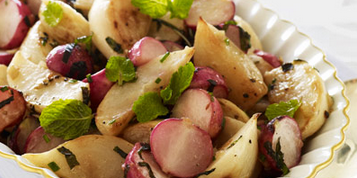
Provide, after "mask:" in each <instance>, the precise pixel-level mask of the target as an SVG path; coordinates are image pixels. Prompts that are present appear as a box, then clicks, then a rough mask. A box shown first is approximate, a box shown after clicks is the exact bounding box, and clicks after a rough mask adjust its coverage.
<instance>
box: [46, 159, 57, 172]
mask: <svg viewBox="0 0 357 178" xmlns="http://www.w3.org/2000/svg"><path fill="white" fill-rule="evenodd" d="M47 165H48V167H50V168H51V170H52V171H53V172H56V171H58V170H59V169H60V167H59V166H58V165H57V164H56V163H55V162H53V161H52V162H50V163H48V164H47Z"/></svg>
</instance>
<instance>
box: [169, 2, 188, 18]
mask: <svg viewBox="0 0 357 178" xmlns="http://www.w3.org/2000/svg"><path fill="white" fill-rule="evenodd" d="M192 3H193V0H173V1H171V0H168V5H169V10H170V11H171V16H170V17H171V18H179V19H185V18H187V16H188V12H189V11H190V9H191V5H192Z"/></svg>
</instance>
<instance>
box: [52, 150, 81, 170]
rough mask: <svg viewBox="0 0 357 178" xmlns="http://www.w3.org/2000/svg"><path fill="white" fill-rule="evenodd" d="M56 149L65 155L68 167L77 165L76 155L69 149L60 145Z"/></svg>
mask: <svg viewBox="0 0 357 178" xmlns="http://www.w3.org/2000/svg"><path fill="white" fill-rule="evenodd" d="M57 150H58V151H59V152H60V153H62V154H63V155H64V156H65V158H66V161H67V164H68V166H69V168H70V169H73V168H74V167H75V166H78V165H79V162H78V161H77V158H76V155H74V154H73V153H72V152H71V151H70V150H69V149H67V148H66V147H64V146H62V147H60V148H58V149H57Z"/></svg>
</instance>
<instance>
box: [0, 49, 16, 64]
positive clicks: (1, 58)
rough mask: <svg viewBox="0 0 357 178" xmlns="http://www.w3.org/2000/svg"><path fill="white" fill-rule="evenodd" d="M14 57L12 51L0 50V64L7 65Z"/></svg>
mask: <svg viewBox="0 0 357 178" xmlns="http://www.w3.org/2000/svg"><path fill="white" fill-rule="evenodd" d="M13 57H14V53H10V52H8V51H2V50H0V64H3V65H6V66H8V65H9V64H10V62H11V60H12V58H13Z"/></svg>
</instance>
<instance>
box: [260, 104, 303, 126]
mask: <svg viewBox="0 0 357 178" xmlns="http://www.w3.org/2000/svg"><path fill="white" fill-rule="evenodd" d="M300 105H301V103H300V102H299V101H298V100H290V101H288V102H280V103H274V104H271V105H269V106H268V108H267V109H266V111H265V116H266V117H267V118H268V120H269V121H270V120H272V119H274V118H275V117H278V116H290V117H294V114H295V111H296V110H298V109H299V107H300Z"/></svg>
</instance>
